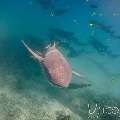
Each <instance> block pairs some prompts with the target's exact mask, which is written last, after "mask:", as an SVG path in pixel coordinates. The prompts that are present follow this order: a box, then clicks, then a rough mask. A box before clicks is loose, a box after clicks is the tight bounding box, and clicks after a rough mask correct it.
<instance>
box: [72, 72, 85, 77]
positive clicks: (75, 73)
mask: <svg viewBox="0 0 120 120" xmlns="http://www.w3.org/2000/svg"><path fill="white" fill-rule="evenodd" d="M72 73H73V74H74V75H76V76H78V77H80V78H84V76H83V75H81V74H80V73H78V72H76V71H72Z"/></svg>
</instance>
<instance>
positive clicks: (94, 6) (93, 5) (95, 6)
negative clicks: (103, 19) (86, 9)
mask: <svg viewBox="0 0 120 120" xmlns="http://www.w3.org/2000/svg"><path fill="white" fill-rule="evenodd" d="M90 7H91V8H98V6H97V5H95V4H90Z"/></svg>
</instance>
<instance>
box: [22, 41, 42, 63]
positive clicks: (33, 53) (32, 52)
mask: <svg viewBox="0 0 120 120" xmlns="http://www.w3.org/2000/svg"><path fill="white" fill-rule="evenodd" d="M21 42H22V43H23V45H24V46H25V48H26V49H27V50H28V51H29V52H30V53H31V54H32V56H33V58H34V59H39V60H40V61H41V62H42V61H43V60H44V58H43V57H42V56H41V55H39V54H38V53H37V52H35V51H33V50H32V49H31V48H30V47H29V46H28V45H27V44H26V43H25V42H24V40H21Z"/></svg>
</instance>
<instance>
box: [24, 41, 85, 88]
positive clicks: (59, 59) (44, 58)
mask: <svg viewBox="0 0 120 120" xmlns="http://www.w3.org/2000/svg"><path fill="white" fill-rule="evenodd" d="M22 43H23V45H24V46H25V47H26V48H27V50H28V51H29V52H30V53H31V54H32V56H33V57H34V58H35V59H36V60H37V61H38V62H39V63H42V64H43V65H44V66H45V68H46V69H47V71H48V74H49V76H50V78H51V79H50V82H51V83H53V84H54V85H57V86H60V87H64V88H67V87H69V84H70V82H71V78H72V73H73V74H74V75H76V76H78V77H80V78H82V77H83V76H82V75H80V74H79V73H77V72H75V71H73V70H72V68H71V66H70V64H69V63H68V61H67V60H66V59H65V58H64V56H63V55H62V53H61V52H60V51H59V50H58V49H57V48H56V45H55V43H54V45H48V46H47V52H46V53H45V55H42V53H39V52H35V51H33V50H32V49H31V48H30V47H28V45H27V44H26V43H25V42H24V41H23V40H22Z"/></svg>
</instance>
